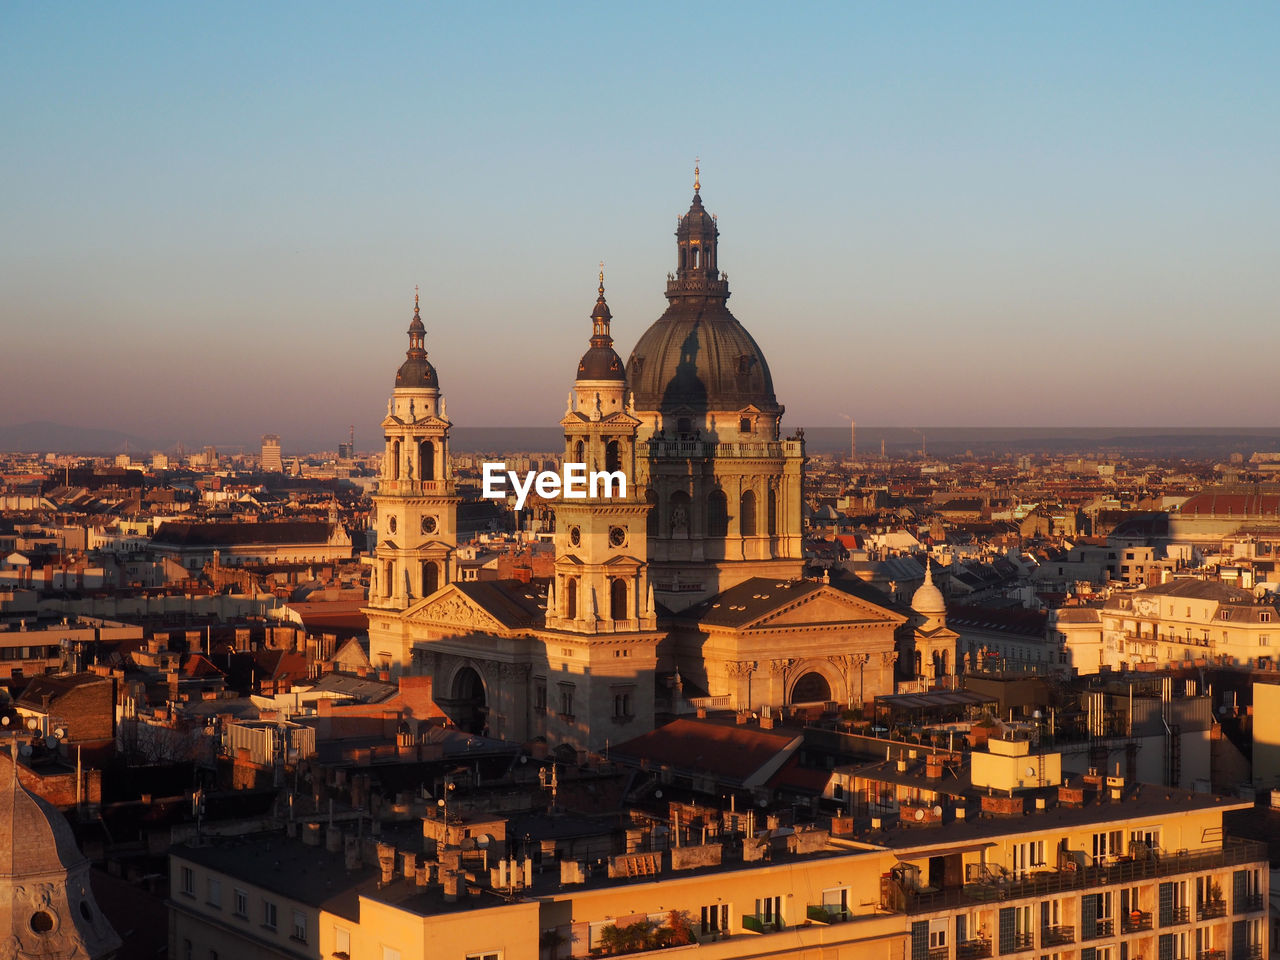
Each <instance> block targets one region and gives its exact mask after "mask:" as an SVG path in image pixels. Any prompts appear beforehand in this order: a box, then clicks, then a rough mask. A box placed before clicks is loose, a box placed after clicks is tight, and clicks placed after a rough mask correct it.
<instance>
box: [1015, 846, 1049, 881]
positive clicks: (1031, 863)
mask: <svg viewBox="0 0 1280 960" xmlns="http://www.w3.org/2000/svg"><path fill="white" fill-rule="evenodd" d="M1043 866H1044V841H1043V840H1031V841H1028V842H1027V843H1016V844H1014V846H1013V871H1014V873H1016V874H1019V875H1021V874H1024V873H1026V872H1027V871H1029V870H1030V869H1031V868H1033V867H1043Z"/></svg>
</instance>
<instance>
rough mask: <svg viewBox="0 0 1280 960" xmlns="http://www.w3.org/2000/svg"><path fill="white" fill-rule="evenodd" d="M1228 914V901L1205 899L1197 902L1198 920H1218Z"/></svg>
mask: <svg viewBox="0 0 1280 960" xmlns="http://www.w3.org/2000/svg"><path fill="white" fill-rule="evenodd" d="M1226 915H1227V901H1225V900H1204V901H1202V902H1200V903H1197V904H1196V919H1197V920H1216V919H1217V918H1218V917H1225V916H1226Z"/></svg>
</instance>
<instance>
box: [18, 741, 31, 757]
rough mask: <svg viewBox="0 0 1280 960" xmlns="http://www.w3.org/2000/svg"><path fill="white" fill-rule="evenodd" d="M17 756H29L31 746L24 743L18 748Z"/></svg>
mask: <svg viewBox="0 0 1280 960" xmlns="http://www.w3.org/2000/svg"><path fill="white" fill-rule="evenodd" d="M18 754H19V755H20V756H23V757H29V756H31V744H29V743H24V744H22V745H21V746H19V747H18Z"/></svg>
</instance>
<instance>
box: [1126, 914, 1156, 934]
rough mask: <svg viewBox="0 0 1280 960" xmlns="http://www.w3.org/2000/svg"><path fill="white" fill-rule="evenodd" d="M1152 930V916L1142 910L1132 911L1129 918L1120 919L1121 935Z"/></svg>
mask: <svg viewBox="0 0 1280 960" xmlns="http://www.w3.org/2000/svg"><path fill="white" fill-rule="evenodd" d="M1150 929H1151V914H1150V913H1149V912H1148V913H1143V912H1142V911H1141V910H1133V911H1130V913H1129V915H1128V916H1125V917H1121V918H1120V932H1121V933H1140V932H1141V931H1143V930H1150Z"/></svg>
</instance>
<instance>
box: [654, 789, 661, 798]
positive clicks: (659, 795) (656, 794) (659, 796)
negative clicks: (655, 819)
mask: <svg viewBox="0 0 1280 960" xmlns="http://www.w3.org/2000/svg"><path fill="white" fill-rule="evenodd" d="M653 798H654V799H655V800H661V799H662V791H661V790H655V791H653Z"/></svg>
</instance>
